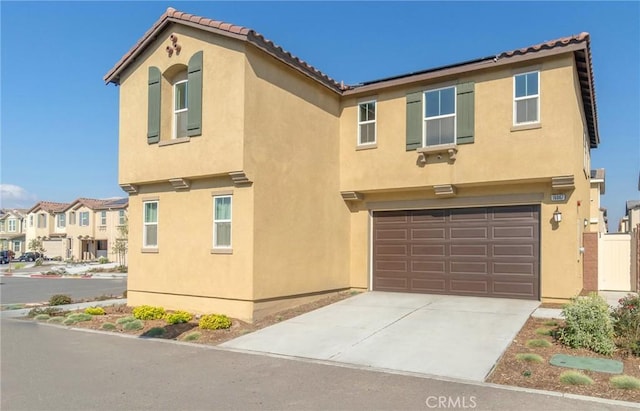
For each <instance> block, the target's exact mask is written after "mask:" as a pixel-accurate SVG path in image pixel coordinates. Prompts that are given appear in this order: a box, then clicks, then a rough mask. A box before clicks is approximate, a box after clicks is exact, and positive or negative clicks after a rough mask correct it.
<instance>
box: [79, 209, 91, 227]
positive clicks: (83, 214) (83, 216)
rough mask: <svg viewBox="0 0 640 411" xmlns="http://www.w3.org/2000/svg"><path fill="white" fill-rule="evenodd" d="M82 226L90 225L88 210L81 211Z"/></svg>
mask: <svg viewBox="0 0 640 411" xmlns="http://www.w3.org/2000/svg"><path fill="white" fill-rule="evenodd" d="M79 225H81V226H88V225H89V212H88V211H81V212H80V224H79Z"/></svg>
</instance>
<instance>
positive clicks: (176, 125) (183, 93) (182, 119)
mask: <svg viewBox="0 0 640 411" xmlns="http://www.w3.org/2000/svg"><path fill="white" fill-rule="evenodd" d="M184 77H186V73H185V74H184ZM187 84H188V82H187V80H186V79H185V80H180V81H177V82H176V83H175V84H174V85H173V138H180V137H187V112H188V111H189V108H188V107H187V101H188V100H187V93H188V92H189V91H188V87H187Z"/></svg>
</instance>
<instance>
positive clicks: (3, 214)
mask: <svg viewBox="0 0 640 411" xmlns="http://www.w3.org/2000/svg"><path fill="white" fill-rule="evenodd" d="M26 214H27V210H26V209H24V208H5V209H2V210H0V220H4V219H5V218H8V217H10V216H13V217H17V218H24V216H25V215H26Z"/></svg>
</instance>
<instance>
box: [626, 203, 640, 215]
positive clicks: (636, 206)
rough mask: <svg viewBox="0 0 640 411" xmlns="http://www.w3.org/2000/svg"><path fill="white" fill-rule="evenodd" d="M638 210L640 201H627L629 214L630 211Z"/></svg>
mask: <svg viewBox="0 0 640 411" xmlns="http://www.w3.org/2000/svg"><path fill="white" fill-rule="evenodd" d="M636 208H640V200H629V201H627V214H629V211H630V210H634V209H636Z"/></svg>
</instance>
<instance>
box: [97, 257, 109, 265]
mask: <svg viewBox="0 0 640 411" xmlns="http://www.w3.org/2000/svg"><path fill="white" fill-rule="evenodd" d="M108 262H109V259H108V258H107V257H100V258H98V264H106V263H108Z"/></svg>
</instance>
